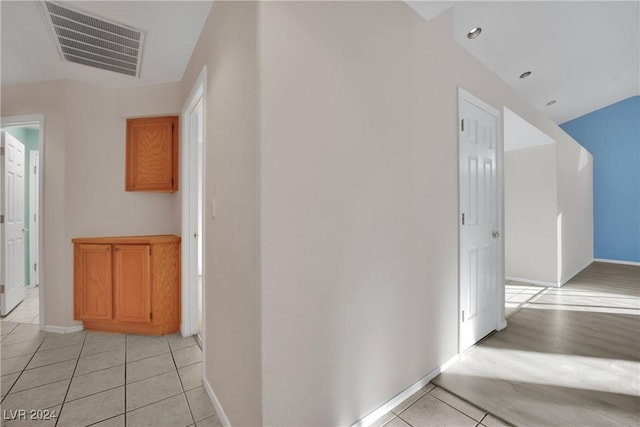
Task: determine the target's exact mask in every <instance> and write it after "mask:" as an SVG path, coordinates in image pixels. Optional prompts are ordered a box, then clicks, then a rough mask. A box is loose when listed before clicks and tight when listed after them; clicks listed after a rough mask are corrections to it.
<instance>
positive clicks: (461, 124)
mask: <svg viewBox="0 0 640 427" xmlns="http://www.w3.org/2000/svg"><path fill="white" fill-rule="evenodd" d="M460 130H461V131H463V132H464V119H462V120H460Z"/></svg>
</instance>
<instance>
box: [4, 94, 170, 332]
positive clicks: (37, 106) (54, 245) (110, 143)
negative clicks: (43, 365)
mask: <svg viewBox="0 0 640 427" xmlns="http://www.w3.org/2000/svg"><path fill="white" fill-rule="evenodd" d="M179 111H180V85H179V84H178V83H173V84H164V85H155V86H152V87H143V88H134V89H126V90H125V89H115V90H114V89H110V88H103V87H98V86H93V85H89V84H84V83H76V82H70V81H54V82H45V83H34V84H25V85H14V86H3V87H2V116H3V117H8V116H17V115H27V114H44V116H45V129H44V132H45V134H44V163H43V164H42V169H41V171H42V173H43V174H44V187H43V191H44V207H43V208H44V227H45V233H44V236H43V244H44V266H43V268H44V285H45V291H46V300H45V301H44V304H45V323H46V325H50V326H62V327H68V326H72V325H75V324H78V322H75V321H74V320H73V248H72V245H71V239H72V238H73V237H81V236H103V235H128V234H165V233H171V234H176V233H178V232H179V228H176V227H175V219H174V215H175V210H174V204H175V203H176V201H178V200H179V197H178V196H177V195H175V194H151V193H125V191H124V166H125V165H124V162H125V160H124V159H125V119H126V117H130V116H143V115H157V114H169V113H177V112H179ZM41 162H42V159H41Z"/></svg>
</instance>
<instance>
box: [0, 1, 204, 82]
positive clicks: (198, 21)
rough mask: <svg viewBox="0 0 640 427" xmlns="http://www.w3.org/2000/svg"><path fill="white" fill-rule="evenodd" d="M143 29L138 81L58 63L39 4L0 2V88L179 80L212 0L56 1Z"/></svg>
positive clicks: (94, 69)
mask: <svg viewBox="0 0 640 427" xmlns="http://www.w3.org/2000/svg"><path fill="white" fill-rule="evenodd" d="M60 3H61V4H66V5H68V6H70V7H72V8H75V9H79V10H82V11H84V12H88V13H91V14H94V15H97V16H99V17H102V18H106V19H109V20H112V21H116V22H119V23H122V24H125V25H128V26H131V27H134V28H138V29H141V30H144V31H146V38H145V46H144V51H143V53H142V67H141V73H140V78H139V79H138V78H136V77H130V76H125V75H121V74H117V73H113V72H109V71H104V70H99V69H96V68H91V67H87V66H84V65H79V64H74V63H71V62H65V61H63V60H62V59H61V58H60V56H59V55H58V51H57V49H56V46H55V43H54V40H53V36H52V35H51V32H50V30H49V27H48V26H47V22H46V19H45V16H44V14H43V12H42V7H41V4H40V2H39V1H5V0H2V1H0V14H1V15H2V16H1V21H0V24H1V26H0V36H1V38H2V40H1V52H2V63H1V71H2V84H3V85H5V84H17V83H27V82H37V81H45V80H58V79H70V80H79V81H83V82H87V83H94V84H100V85H103V86H108V87H132V86H144V85H149V84H155V83H164V82H175V81H178V80H180V79H181V78H182V74H183V73H184V69H185V67H186V66H187V62H188V61H189V58H190V57H191V53H192V52H193V48H194V46H195V44H196V42H197V40H198V37H199V36H200V31H201V30H202V27H203V26H204V22H205V20H206V19H207V16H208V15H209V10H210V9H211V4H212V1H154V2H145V1H73V2H71V1H70V2H60Z"/></svg>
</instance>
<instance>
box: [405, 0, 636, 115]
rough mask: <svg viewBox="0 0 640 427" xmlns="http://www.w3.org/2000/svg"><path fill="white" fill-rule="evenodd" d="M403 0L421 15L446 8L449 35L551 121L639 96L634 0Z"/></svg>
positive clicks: (429, 15)
mask: <svg viewBox="0 0 640 427" xmlns="http://www.w3.org/2000/svg"><path fill="white" fill-rule="evenodd" d="M408 3H409V5H410V6H411V7H413V8H414V9H415V10H416V11H417V12H418V13H420V14H421V15H422V16H424V17H425V19H432V18H433V17H434V16H436V15H438V14H439V13H441V12H442V11H443V10H445V9H447V8H449V7H452V8H453V16H454V38H455V39H456V40H457V41H458V42H459V43H460V44H461V45H462V46H464V48H466V49H467V50H468V51H469V52H471V53H472V54H473V55H474V56H476V57H477V58H478V59H479V60H480V61H482V62H483V63H484V64H485V65H486V66H487V67H489V68H490V69H491V70H493V71H494V72H495V73H496V74H498V75H499V76H500V77H501V78H502V79H503V80H504V81H505V82H507V83H508V84H509V85H511V86H512V87H513V88H514V89H515V91H516V92H518V93H519V94H520V95H521V96H523V97H524V98H525V99H527V100H528V101H529V102H530V103H531V104H532V105H534V106H535V107H537V108H538V109H540V110H541V111H543V112H545V113H546V114H547V115H549V116H550V117H551V118H552V119H553V120H554V121H555V122H556V123H563V122H566V121H567V120H571V119H573V118H576V117H579V116H582V115H584V114H586V113H590V112H592V111H594V110H597V109H599V108H602V107H605V106H607V105H610V104H612V103H614V102H617V101H620V100H623V99H626V98H628V97H631V96H636V95H640V2H639V1H637V0H635V1H495V2H484V1H466V2H457V1H448V2H431V1H410V2H408ZM476 27H480V28H482V33H481V34H480V35H479V36H478V37H476V38H474V39H469V38H467V34H468V32H469V31H470V30H471V29H473V28H476ZM527 71H530V72H531V75H529V76H528V77H526V78H523V79H521V78H520V75H521V74H523V73H525V72H527ZM551 101H556V102H555V103H553V104H552V105H547V103H549V102H551Z"/></svg>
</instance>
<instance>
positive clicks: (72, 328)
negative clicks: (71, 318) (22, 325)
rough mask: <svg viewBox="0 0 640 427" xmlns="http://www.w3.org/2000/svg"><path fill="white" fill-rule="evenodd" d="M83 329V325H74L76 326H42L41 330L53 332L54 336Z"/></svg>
mask: <svg viewBox="0 0 640 427" xmlns="http://www.w3.org/2000/svg"><path fill="white" fill-rule="evenodd" d="M83 329H84V325H76V326H66V327H65V326H54V325H44V328H43V330H44V331H45V332H53V333H54V334H70V333H72V332H80V331H82V330H83Z"/></svg>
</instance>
